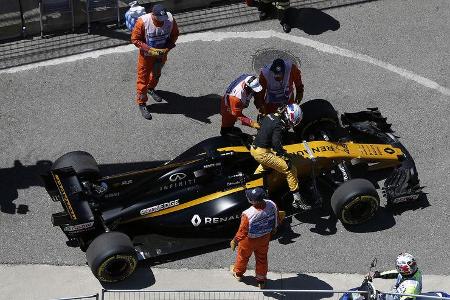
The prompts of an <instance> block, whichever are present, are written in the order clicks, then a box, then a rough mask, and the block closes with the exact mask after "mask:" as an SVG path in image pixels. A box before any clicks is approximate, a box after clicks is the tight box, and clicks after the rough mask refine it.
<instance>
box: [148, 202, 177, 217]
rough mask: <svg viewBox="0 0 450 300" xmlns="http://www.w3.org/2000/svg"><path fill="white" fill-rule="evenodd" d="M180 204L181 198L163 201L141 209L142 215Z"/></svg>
mask: <svg viewBox="0 0 450 300" xmlns="http://www.w3.org/2000/svg"><path fill="white" fill-rule="evenodd" d="M179 204H180V199H177V200H173V201H169V202H165V203H161V204H158V205H155V206H152V207H148V208H144V209H142V210H141V211H140V213H141V215H142V216H144V215H148V214H151V213H154V212H157V211H160V210H164V209H168V208H171V207H174V206H177V205H179Z"/></svg>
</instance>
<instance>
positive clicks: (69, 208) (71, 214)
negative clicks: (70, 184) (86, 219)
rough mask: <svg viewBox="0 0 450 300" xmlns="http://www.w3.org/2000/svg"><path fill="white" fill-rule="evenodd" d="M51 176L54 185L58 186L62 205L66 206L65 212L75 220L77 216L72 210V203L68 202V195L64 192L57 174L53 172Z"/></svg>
mask: <svg viewBox="0 0 450 300" xmlns="http://www.w3.org/2000/svg"><path fill="white" fill-rule="evenodd" d="M53 178H54V179H55V183H56V186H57V187H58V190H59V193H60V194H61V196H62V199H63V202H64V205H65V206H66V208H67V212H68V213H69V216H70V218H71V219H72V220H76V219H77V216H76V215H75V211H74V210H73V208H72V205H71V204H70V201H69V197H67V194H66V191H65V190H64V187H63V185H62V182H61V179H59V176H58V175H55V174H53Z"/></svg>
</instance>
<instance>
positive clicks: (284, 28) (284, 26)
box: [281, 23, 292, 33]
mask: <svg viewBox="0 0 450 300" xmlns="http://www.w3.org/2000/svg"><path fill="white" fill-rule="evenodd" d="M281 26H283V31H284V32H286V33H289V32H291V29H292V28H291V25H289V24H287V23H284V24H281Z"/></svg>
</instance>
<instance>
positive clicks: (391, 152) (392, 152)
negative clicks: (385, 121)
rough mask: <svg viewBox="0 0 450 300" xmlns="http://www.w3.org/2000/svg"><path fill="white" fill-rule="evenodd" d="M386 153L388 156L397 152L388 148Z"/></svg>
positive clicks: (385, 149) (385, 150)
mask: <svg viewBox="0 0 450 300" xmlns="http://www.w3.org/2000/svg"><path fill="white" fill-rule="evenodd" d="M384 152H386V153H388V154H394V153H395V150H394V149H392V148H389V147H387V148H384Z"/></svg>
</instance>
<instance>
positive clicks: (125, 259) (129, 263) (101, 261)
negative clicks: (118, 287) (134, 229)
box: [86, 232, 138, 282]
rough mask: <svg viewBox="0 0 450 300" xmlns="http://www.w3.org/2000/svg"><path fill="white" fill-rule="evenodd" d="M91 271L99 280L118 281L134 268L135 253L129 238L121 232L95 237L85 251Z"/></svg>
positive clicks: (135, 264) (129, 273)
mask: <svg viewBox="0 0 450 300" xmlns="http://www.w3.org/2000/svg"><path fill="white" fill-rule="evenodd" d="M86 259H87V262H88V265H89V267H90V268H91V271H92V273H93V274H94V275H95V277H97V279H98V280H99V281H101V282H118V281H121V280H124V279H126V278H127V277H129V276H130V275H131V274H133V272H134V271H135V269H136V266H137V262H138V259H137V254H136V251H135V250H134V247H133V244H132V243H131V240H130V238H129V237H128V236H127V235H126V234H124V233H121V232H107V233H103V234H102V235H99V236H98V237H96V238H95V239H94V240H93V241H92V243H91V244H90V245H89V247H88V249H87V251H86Z"/></svg>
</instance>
